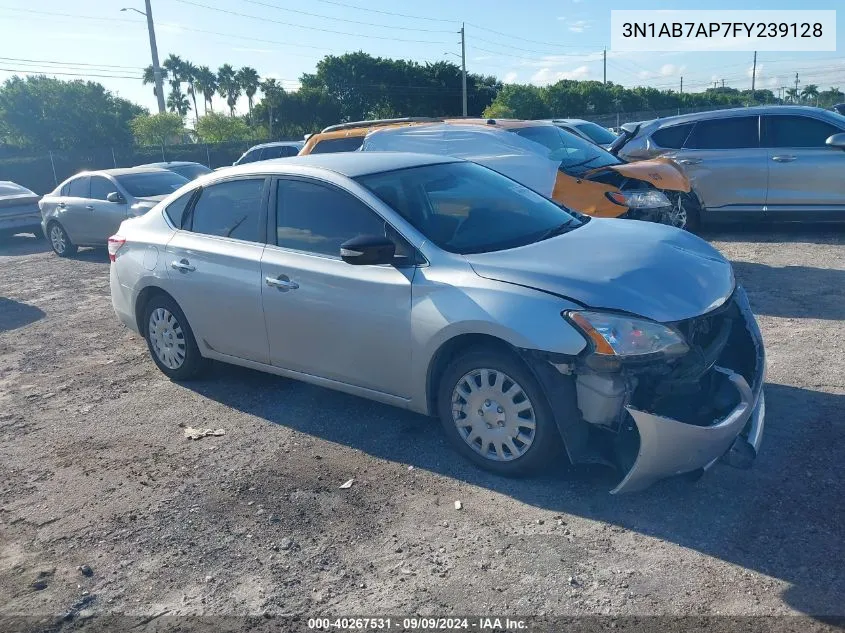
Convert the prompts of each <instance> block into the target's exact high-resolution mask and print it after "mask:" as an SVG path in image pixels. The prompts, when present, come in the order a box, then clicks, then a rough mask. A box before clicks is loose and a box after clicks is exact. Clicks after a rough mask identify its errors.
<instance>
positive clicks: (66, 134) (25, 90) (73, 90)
mask: <svg viewBox="0 0 845 633" xmlns="http://www.w3.org/2000/svg"><path fill="white" fill-rule="evenodd" d="M144 112H146V110H145V109H144V108H141V107H140V106H137V105H135V104H134V103H131V102H129V101H126V100H125V99H120V98H118V97H115V96H114V95H113V94H112V93H110V92H109V91H108V90H106V89H105V88H104V87H103V86H102V85H101V84H98V83H94V82H90V81H87V82H86V81H80V80H76V81H62V80H59V79H55V78H52V77H45V76H44V75H30V76H28V77H25V78H24V77H17V76H15V77H11V78H9V79H7V80H6V81H5V82H4V83H3V84H2V86H0V130H2V131H3V134H4V136H5V137H6V142H7V143H8V144H13V145H15V146H19V147H26V148H30V149H32V150H48V149H71V148H74V149H77V148H85V147H98V146H100V147H108V146H112V147H115V146H116V147H121V146H128V145H131V143H132V129H131V128H130V124H129V122H130V121H131V120H132V119H133V118H134V117H136V116H138V115H139V114H143V113H144Z"/></svg>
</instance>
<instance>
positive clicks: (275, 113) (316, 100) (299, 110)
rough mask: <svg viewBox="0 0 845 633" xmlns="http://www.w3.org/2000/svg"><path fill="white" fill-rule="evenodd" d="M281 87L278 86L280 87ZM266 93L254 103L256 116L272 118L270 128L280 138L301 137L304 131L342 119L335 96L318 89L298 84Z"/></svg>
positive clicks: (314, 130) (311, 130)
mask: <svg viewBox="0 0 845 633" xmlns="http://www.w3.org/2000/svg"><path fill="white" fill-rule="evenodd" d="M279 88H281V87H279ZM271 94H272V95H273V96H272V98H268V96H267V94H266V93H265V97H264V99H262V100H261V101H260V102H259V103H258V104H256V106H255V117H256V119H258V120H262V121H263V120H264V119H268V121H272V123H271V124H270V130H271V131H272V132H273V134H274V135H275V136H277V137H281V138H302V136H303V134H308V133H311V132H319V131H320V130H322V129H323V128H324V127H326V126H328V125H333V124H335V123H337V122H338V121H340V119H341V105H340V103H339V102H338V101H337V99H335V98H334V97H332V96H330V95H328V94H326V93H325V92H323V91H321V90H314V89H312V88H300V89H299V90H297V91H296V92H285V91H284V90H281V89H280V90H279V91H277V92H273V93H271Z"/></svg>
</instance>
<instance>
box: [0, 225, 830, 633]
mask: <svg viewBox="0 0 845 633" xmlns="http://www.w3.org/2000/svg"><path fill="white" fill-rule="evenodd" d="M708 237H709V239H711V241H713V243H714V244H715V245H716V246H717V247H718V248H719V249H720V250H722V252H724V253H725V254H726V255H727V256H728V257H730V258H731V259H732V260H733V261H734V263H735V266H736V272H737V276H738V278H739V279H740V280H741V282H742V283H743V284H744V285H745V286H746V287H747V289H748V291H749V295H750V298H751V303H752V306H753V308H754V310H755V312H756V313H757V314H758V315H759V319H760V324H761V327H762V330H763V334H764V337H765V339H766V344H767V351H768V358H769V372H768V384H767V386H766V396H767V405H768V418H767V428H766V436H765V440H764V443H763V448H762V453H761V455H760V457H759V459H758V460H757V462H756V464H755V466H754V468H753V469H751V470H749V471H738V470H733V469H730V468H727V467H721V466H720V467H718V468H716V469H714V470H713V471H711V472H709V473H708V474H707V475H705V476H704V477H703V478H702V479H701V480H700V481H698V482H696V483H690V482H689V481H687V480H681V479H678V480H671V481H664V482H661V483H660V484H658V485H655V486H654V487H652V488H651V489H649V490H648V491H645V492H643V493H638V494H633V495H628V496H621V497H613V496H610V495H608V494H607V490H608V489H609V488H610V487H611V485H612V483H613V476H612V474H611V473H609V472H607V471H606V470H603V469H601V468H588V469H585V468H580V469H570V468H566V467H564V466H561V467H560V468H559V469H558V470H556V471H555V472H550V473H548V474H547V475H545V476H543V477H539V478H534V479H529V480H505V479H501V478H498V477H495V476H492V475H488V474H486V473H484V472H481V471H479V470H477V469H475V468H474V467H472V466H470V465H468V464H467V463H466V462H464V461H463V460H461V459H460V458H459V457H458V456H457V455H456V454H454V453H453V452H452V451H451V450H449V448H448V446H447V445H446V442H445V439H444V437H443V435H442V433H441V431H440V429H439V425H438V424H437V423H436V422H435V421H433V420H430V419H427V418H424V417H421V416H418V415H414V414H410V413H407V412H403V411H400V410H396V409H392V408H390V407H387V406H383V405H380V404H375V403H372V402H368V401H365V400H361V399H357V398H354V397H351V396H346V395H343V394H339V393H334V392H331V391H326V390H323V389H320V388H317V387H313V386H308V385H305V384H301V383H297V382H295V381H290V380H286V379H282V378H278V377H274V376H269V375H265V374H261V373H257V372H253V371H249V370H245V369H239V368H234V367H226V366H216V367H215V368H214V370H213V372H212V373H211V375H210V376H209V377H208V378H207V379H205V380H203V381H200V382H196V383H192V384H189V385H178V384H174V383H171V382H169V381H168V380H166V379H165V377H164V376H163V375H162V374H161V373H160V372H159V371H158V370H157V369H156V367H155V366H154V364H153V363H152V361H151V360H150V359H149V357H148V353H147V349H146V346H145V344H144V342H143V340H141V339H140V338H139V337H137V336H135V335H134V334H132V333H130V332H129V331H127V330H126V329H124V328H123V327H122V326H121V325H120V324H119V323H118V321H117V319H116V318H115V316H114V314H113V312H112V309H111V304H110V298H109V289H108V260H107V257H106V254H105V252H104V251H100V250H85V251H81V252H80V254H79V255H78V256H77V257H76V258H74V259H67V260H62V259H59V258H57V257H56V256H54V255H53V254H52V253H50V252H47V250H46V249H47V247H46V243H45V242H37V241H35V240H33V239H32V238H28V237H22V236H19V237H16V238H13V239H12V241H10V242H6V243H5V244H3V245H0V615H4V614H5V615H11V614H19V615H20V614H30V615H31V614H44V615H47V614H62V613H65V612H67V611H68V610H69V609H72V610H73V613H74V614H80V613H81V615H80V616H79V618H76V620H75V621H76V622H78V621H79V619H80V618H84V617H85V616H87V615H90V614H91V613H94V614H102V613H124V614H129V615H135V616H147V617H151V616H153V615H159V614H162V613H167V614H168V615H180V614H188V615H224V614H239V615H245V614H252V615H260V614H296V615H300V616H303V617H310V616H321V615H328V614H332V615H348V614H359V615H360V614H371V615H372V614H382V615H387V614H392V615H411V614H417V613H419V614H429V615H454V614H482V615H483V614H487V613H496V614H499V615H529V614H555V615H573V616H577V615H583V614H613V615H619V616H625V615H651V614H675V615H705V614H706V615H710V614H727V615H782V614H795V613H802V614H810V615H814V616H821V615H836V616H843V615H845V597H844V596H845V576H843V567H842V561H843V558H842V554H843V543H845V512H843V507H845V502H843V499H845V484H843V479H845V448H843V447H844V446H845V444H843V442H842V434H843V430H845V428H844V427H843V417H842V412H843V410H845V344H843V341H844V340H845V327H843V322H845V321H844V320H845V291H843V288H845V257H843V255H845V232H843V231H842V230H841V229H837V230H831V229H816V230H807V229H799V230H796V229H791V228H790V229H779V230H772V231H768V230H767V231H765V232H762V231H761V232H740V233H735V232H720V233H714V234H711V235H709V236H708ZM185 425H192V426H201V427H210V428H214V429H217V428H222V429H225V431H226V434H225V435H224V436H221V437H206V438H203V439H201V440H197V441H190V440H187V439H185V437H184V434H183V428H181V427H183V426H185ZM349 479H354V483H353V485H352V486H351V487H350V488H348V489H340V488H339V486H340V485H341V484H342V483H343V482H345V481H347V480H349ZM456 500H460V501H461V504H462V509H460V510H456V509H455V501H456ZM83 565H88V566H89V567H90V569H88V568H83V571H84V573H83V571H80V569H79V567H80V566H83ZM303 628H304V627H303Z"/></svg>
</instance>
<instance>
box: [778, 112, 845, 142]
mask: <svg viewBox="0 0 845 633" xmlns="http://www.w3.org/2000/svg"><path fill="white" fill-rule="evenodd" d="M763 122H764V123H765V135H764V137H763V138H764V140H765V143H764V146H765V147H826V145H825V141H826V140H827V137H829V136H831V135H833V134H838V133H839V132H841V131H842V130H840V129H839V128H837V127H835V126H834V125H831V124H830V123H826V122H825V121H819V120H818V119H812V118H810V117H806V116H768V117H764V119H763Z"/></svg>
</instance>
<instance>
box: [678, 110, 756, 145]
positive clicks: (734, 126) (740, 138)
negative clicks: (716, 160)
mask: <svg viewBox="0 0 845 633" xmlns="http://www.w3.org/2000/svg"><path fill="white" fill-rule="evenodd" d="M758 119H759V117H756V116H737V117H731V118H728V119H711V120H706V121H699V122H698V123H696V124H695V127H694V128H693V130H692V133H691V134H690V136H689V138H688V139H687V142H686V143H685V144H684V148H685V149H743V148H748V147H759V145H760V143H759V140H758V138H759V135H758Z"/></svg>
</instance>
